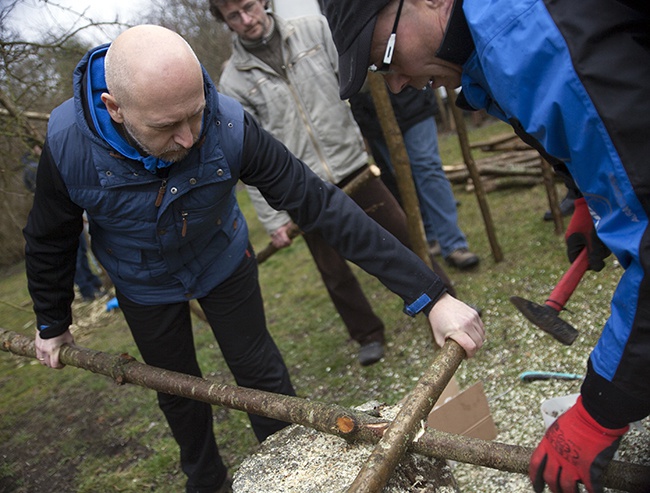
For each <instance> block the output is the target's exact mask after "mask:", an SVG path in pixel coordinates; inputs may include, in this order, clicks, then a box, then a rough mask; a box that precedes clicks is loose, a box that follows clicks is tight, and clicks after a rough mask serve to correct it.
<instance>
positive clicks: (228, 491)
mask: <svg viewBox="0 0 650 493" xmlns="http://www.w3.org/2000/svg"><path fill="white" fill-rule="evenodd" d="M214 493H232V478H231V477H230V476H228V477H227V478H226V480H225V481H224V482H223V484H222V485H221V486H220V487H219V488H218V489H217V491H215V492H214Z"/></svg>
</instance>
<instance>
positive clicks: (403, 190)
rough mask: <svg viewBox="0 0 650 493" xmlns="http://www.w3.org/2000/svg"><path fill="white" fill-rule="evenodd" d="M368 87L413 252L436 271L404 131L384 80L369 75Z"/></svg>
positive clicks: (376, 75) (380, 77) (377, 75)
mask: <svg viewBox="0 0 650 493" xmlns="http://www.w3.org/2000/svg"><path fill="white" fill-rule="evenodd" d="M368 84H369V86H370V93H371V94H372V100H373V102H374V103H375V109H376V110H377V117H378V118H379V123H380V124H381V129H382V131H383V133H384V139H385V140H386V146H387V147H388V152H389V154H390V161H391V163H392V164H393V169H394V170H395V179H396V180H397V188H398V189H399V194H400V197H401V199H402V208H403V209H404V212H405V213H406V221H407V226H408V231H409V240H410V241H411V249H412V250H413V251H414V252H415V254H416V255H417V256H418V257H420V258H421V259H422V260H423V261H424V262H425V263H426V264H427V265H428V266H429V267H433V265H432V262H431V258H430V256H429V248H428V245H427V241H426V237H425V234H424V225H423V224H422V215H421V214H420V202H419V201H418V195H417V191H416V190H415V184H414V183H413V175H412V174H411V163H410V162H409V157H408V154H407V152H406V147H405V146H404V138H403V137H402V131H401V130H400V128H399V125H398V124H397V119H396V118H395V113H394V112H393V105H392V104H391V102H390V97H389V96H388V91H387V89H386V84H385V82H384V78H383V77H382V76H381V75H379V74H372V73H369V74H368Z"/></svg>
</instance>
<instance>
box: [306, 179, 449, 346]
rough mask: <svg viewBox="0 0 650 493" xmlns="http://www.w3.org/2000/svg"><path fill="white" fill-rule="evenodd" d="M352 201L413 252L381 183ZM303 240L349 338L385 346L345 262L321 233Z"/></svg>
mask: <svg viewBox="0 0 650 493" xmlns="http://www.w3.org/2000/svg"><path fill="white" fill-rule="evenodd" d="M362 169H363V168H362ZM359 172H360V171H359ZM359 172H355V173H353V174H352V175H350V176H349V177H347V178H346V179H345V180H343V181H342V182H341V183H340V184H339V186H340V187H343V186H345V184H346V183H348V182H349V181H350V180H352V179H353V178H354V177H355V176H356V175H357V174H358V173H359ZM352 199H353V200H354V201H355V202H356V203H357V204H358V205H359V206H360V207H361V208H362V209H363V210H364V211H365V212H366V214H368V216H370V217H371V218H372V219H374V220H375V221H376V222H377V223H379V224H380V225H381V226H382V227H384V228H385V229H386V230H388V231H389V232H390V233H392V235H393V236H395V237H396V238H397V239H398V240H399V241H400V242H402V243H403V244H404V245H405V246H407V247H409V248H410V246H411V242H410V240H409V233H408V225H407V223H406V214H405V213H404V210H403V209H402V207H401V206H400V205H399V203H398V202H397V200H396V199H395V197H394V196H393V194H392V193H391V192H390V191H389V189H388V188H387V187H386V185H385V184H384V183H383V182H382V181H381V180H380V179H378V178H371V179H370V180H369V181H368V182H367V183H366V184H364V185H363V186H362V187H361V188H359V189H358V190H357V191H356V192H355V194H354V196H353V197H352ZM304 238H305V242H306V243H307V246H308V247H309V251H310V252H311V255H312V257H313V258H314V261H315V262H316V266H317V267H318V270H319V272H320V274H321V277H322V279H323V283H324V284H325V287H326V289H327V292H328V293H329V295H330V298H331V299H332V302H333V303H334V306H335V307H336V309H337V311H338V312H339V314H340V315H341V319H342V320H343V323H344V324H345V326H346V328H347V330H348V333H349V334H350V337H351V338H352V339H354V340H355V341H357V342H358V343H359V344H362V345H363V344H368V343H370V342H373V341H377V342H382V343H383V342H384V324H383V322H382V321H381V319H380V318H379V317H377V315H375V313H374V312H373V311H372V308H371V306H370V303H369V302H368V300H367V298H366V297H365V295H364V293H363V291H362V289H361V286H360V285H359V282H358V281H357V278H356V277H355V276H354V274H353V273H352V270H351V269H350V266H349V265H348V264H347V262H346V260H345V259H344V258H343V257H342V256H341V255H340V254H339V253H338V252H337V251H336V250H335V249H333V248H332V247H331V246H329V245H328V244H327V242H326V241H325V240H324V239H323V237H322V236H321V235H320V234H319V233H306V234H305V235H304ZM431 261H432V263H433V266H434V270H435V271H436V273H437V274H438V275H439V276H440V277H441V278H442V280H443V282H444V283H445V285H446V286H447V289H448V291H449V292H450V293H451V294H452V295H454V294H455V290H454V288H453V286H452V283H451V280H450V279H449V277H447V274H446V273H445V271H444V270H443V269H442V267H440V265H439V264H438V263H437V262H436V261H435V260H434V259H433V258H431Z"/></svg>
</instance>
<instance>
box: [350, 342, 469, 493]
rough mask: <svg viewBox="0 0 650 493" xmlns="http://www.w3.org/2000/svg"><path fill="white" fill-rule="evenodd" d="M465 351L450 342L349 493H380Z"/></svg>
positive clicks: (422, 379)
mask: <svg viewBox="0 0 650 493" xmlns="http://www.w3.org/2000/svg"><path fill="white" fill-rule="evenodd" d="M464 357H465V351H464V350H463V348H461V347H460V346H459V345H458V344H457V343H456V342H455V341H453V340H447V342H446V343H445V345H444V347H443V348H442V350H441V351H439V352H438V356H437V357H436V359H435V361H434V363H433V365H431V367H429V369H428V370H427V371H426V373H425V374H424V375H423V376H422V377H421V378H420V380H419V381H418V383H417V385H416V386H415V388H414V389H413V391H412V392H411V394H410V395H409V398H408V400H407V401H406V402H405V403H404V405H403V406H402V407H401V409H400V411H399V413H398V414H397V416H395V419H394V420H393V422H392V423H391V424H390V426H389V427H388V429H387V430H386V431H385V433H384V436H383V437H382V438H381V440H380V441H379V442H378V443H377V445H376V446H375V448H374V450H373V451H372V454H371V455H370V457H369V458H368V460H367V461H366V463H365V464H364V465H363V467H362V468H361V470H360V471H359V474H358V475H357V477H356V478H355V480H354V482H353V483H352V485H351V486H350V488H349V489H348V493H379V492H380V491H382V490H383V489H384V486H386V484H387V483H388V480H389V479H390V477H391V475H392V474H393V471H394V470H395V468H396V467H397V465H398V464H399V462H400V461H401V460H402V457H403V456H404V454H405V453H406V451H407V450H408V447H409V444H410V443H411V442H413V439H414V438H415V434H416V432H417V431H418V429H419V428H420V427H422V428H424V425H423V422H425V421H426V418H427V416H429V413H430V412H431V409H432V408H433V406H434V404H435V403H436V401H437V400H438V398H439V397H440V394H442V391H443V390H444V389H445V387H446V386H447V384H448V383H449V380H451V378H452V377H453V376H454V373H455V372H456V370H457V369H458V367H459V366H460V363H461V362H462V360H463V358H464Z"/></svg>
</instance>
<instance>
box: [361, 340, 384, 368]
mask: <svg viewBox="0 0 650 493" xmlns="http://www.w3.org/2000/svg"><path fill="white" fill-rule="evenodd" d="M383 357H384V345H383V344H382V343H381V342H377V341H374V342H370V343H368V344H364V345H363V346H361V348H359V363H360V364H361V366H368V365H372V364H373V363H377V361H379V360H380V359H382V358H383Z"/></svg>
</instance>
